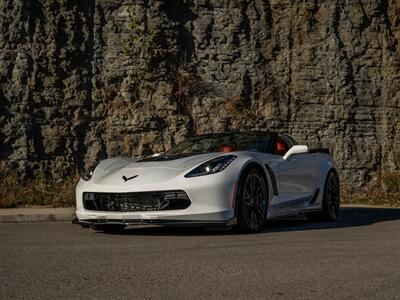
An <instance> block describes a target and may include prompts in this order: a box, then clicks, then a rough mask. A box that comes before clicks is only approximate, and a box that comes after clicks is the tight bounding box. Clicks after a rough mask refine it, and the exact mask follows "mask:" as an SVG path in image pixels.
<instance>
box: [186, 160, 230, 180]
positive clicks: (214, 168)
mask: <svg viewBox="0 0 400 300" xmlns="http://www.w3.org/2000/svg"><path fill="white" fill-rule="evenodd" d="M236 158H237V156H236V155H224V156H219V157H217V158H214V159H212V160H209V161H208V162H205V163H204V164H202V165H200V166H198V167H197V168H195V169H193V170H192V171H190V172H189V173H187V174H186V175H185V177H186V178H188V177H197V176H204V175H210V174H215V173H218V172H221V171H223V170H225V168H226V167H227V166H229V164H230V163H231V162H233V161H234V160H235V159H236Z"/></svg>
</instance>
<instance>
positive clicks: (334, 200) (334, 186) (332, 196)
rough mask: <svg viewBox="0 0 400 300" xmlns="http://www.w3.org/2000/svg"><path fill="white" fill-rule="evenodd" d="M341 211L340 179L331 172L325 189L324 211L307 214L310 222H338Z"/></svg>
mask: <svg viewBox="0 0 400 300" xmlns="http://www.w3.org/2000/svg"><path fill="white" fill-rule="evenodd" d="M339 209H340V183H339V178H338V176H337V175H336V174H335V173H334V172H332V171H331V172H329V174H328V176H327V178H326V183H325V189H324V195H323V200H322V210H321V211H318V212H311V213H307V214H306V217H307V219H308V220H309V221H312V222H316V221H336V220H337V218H338V216H339Z"/></svg>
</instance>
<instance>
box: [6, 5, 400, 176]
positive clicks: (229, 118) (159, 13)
mask: <svg viewBox="0 0 400 300" xmlns="http://www.w3.org/2000/svg"><path fill="white" fill-rule="evenodd" d="M399 40H400V3H399V2H398V1H397V0H362V1H353V0H347V1H343V0H337V1H330V0H327V1H292V0H290V1H288V0H254V1H228V0H226V1H215V0H198V1H189V0H181V1H176V0H168V1H151V0H143V1H122V0H113V1H111V0H101V1H100V0H99V1H96V0H85V1H78V0H76V1H72V0H26V1H23V0H0V110H1V114H0V161H1V164H3V167H4V166H5V167H7V168H11V169H13V170H17V171H18V172H20V173H21V174H23V175H35V174H38V173H39V172H43V171H44V172H47V173H48V174H52V175H53V176H63V175H66V174H69V173H71V172H74V171H75V170H81V169H83V168H84V167H85V165H86V166H87V165H88V164H90V163H91V162H93V161H95V160H97V159H100V158H104V157H107V156H115V155H130V154H131V153H132V152H133V153H134V154H135V155H140V154H143V153H144V154H146V153H152V152H158V151H162V150H164V149H166V148H169V147H170V146H171V145H173V144H175V143H176V142H179V141H180V140H182V139H183V138H184V137H186V136H190V135H193V134H195V133H198V134H201V133H208V132H219V131H227V130H248V129H251V130H253V129H254V130H277V131H284V132H289V133H291V134H292V135H293V136H294V137H295V138H296V139H297V140H299V141H300V142H302V143H307V144H309V145H310V146H312V147H328V148H330V149H331V151H332V153H333V155H334V157H335V159H336V160H337V162H338V165H339V167H340V169H341V172H342V176H343V178H344V179H345V180H348V181H349V182H351V183H354V184H363V183H365V182H367V181H369V180H370V179H371V178H373V177H374V176H375V175H376V174H377V172H378V171H379V170H380V169H381V168H396V167H399V166H396V164H395V157H396V155H398V153H399V151H400V122H399V117H400V50H399V49H400V48H399V47H400V43H399Z"/></svg>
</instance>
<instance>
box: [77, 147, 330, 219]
mask: <svg viewBox="0 0 400 300" xmlns="http://www.w3.org/2000/svg"><path fill="white" fill-rule="evenodd" d="M293 148H294V147H293ZM293 148H292V149H293ZM302 149H303V150H304V148H302ZM289 151H290V150H289ZM226 154H229V155H231V154H232V155H236V156H237V159H235V160H234V161H233V162H232V163H231V164H230V165H229V166H228V167H227V168H226V169H225V170H223V171H221V172H219V173H216V174H211V175H205V176H199V177H192V178H186V177H185V174H187V173H188V172H189V171H191V170H192V169H194V168H195V167H197V166H199V165H200V164H202V163H204V162H206V161H208V160H210V159H212V158H215V157H217V156H223V155H226ZM249 163H256V164H258V165H260V166H261V167H262V168H263V169H264V171H265V174H266V177H267V180H268V187H269V199H270V205H269V212H268V218H272V217H277V216H280V215H287V214H296V213H299V212H302V211H304V210H307V209H308V208H311V209H315V208H320V207H321V203H322V202H321V200H322V191H323V189H324V183H325V178H326V175H327V173H328V171H329V170H330V169H331V168H336V167H335V164H334V162H333V160H332V158H331V157H330V156H329V155H326V154H321V153H309V154H305V153H304V152H303V153H298V151H296V155H294V154H293V153H292V155H290V156H289V157H287V159H286V160H285V159H283V157H281V156H279V155H273V154H266V153H261V152H253V151H238V152H230V153H208V154H202V155H195V156H190V157H185V158H180V159H175V160H170V161H157V162H136V161H135V160H134V159H129V158H113V159H108V160H105V161H102V162H101V163H100V164H99V166H98V167H97V168H96V170H95V172H94V175H93V178H92V179H91V180H90V181H84V180H82V179H81V180H80V181H79V183H78V185H77V188H76V195H77V211H76V214H77V216H78V218H79V219H96V218H112V219H163V220H164V219H165V220H167V219H175V220H193V221H228V220H229V219H231V218H233V217H234V209H233V208H232V207H233V198H234V188H235V184H236V182H237V181H238V179H239V177H240V175H241V174H242V172H243V171H244V169H245V167H246V166H247V165H248V164H249ZM266 164H267V165H268V166H269V167H270V168H271V170H272V171H273V174H274V175H275V180H276V184H277V186H278V192H279V194H278V195H273V189H272V184H273V180H274V179H273V178H271V176H270V174H269V173H268V171H267V169H266V167H265V165H266ZM133 175H138V177H136V178H133V179H131V180H129V181H127V182H125V181H124V180H123V179H122V176H126V177H131V176H133ZM318 188H319V189H320V190H321V193H320V196H319V197H318V199H317V201H316V203H315V204H314V205H313V206H312V207H308V206H307V203H304V201H301V200H299V199H307V197H308V198H311V197H312V196H313V195H314V193H315V191H316V190H317V189H318ZM162 190H184V191H185V192H186V193H187V194H188V196H189V198H190V200H191V202H192V205H191V206H190V207H189V208H187V209H185V210H169V211H149V212H130V213H121V212H96V211H86V210H84V208H83V205H82V193H83V192H85V191H92V192H145V191H162ZM205 216H206V217H207V220H204V217H205ZM199 218H203V219H199Z"/></svg>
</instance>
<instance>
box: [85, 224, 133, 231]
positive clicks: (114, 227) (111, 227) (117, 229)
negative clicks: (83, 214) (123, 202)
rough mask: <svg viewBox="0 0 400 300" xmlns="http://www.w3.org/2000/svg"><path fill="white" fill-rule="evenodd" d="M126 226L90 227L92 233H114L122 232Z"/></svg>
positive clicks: (105, 225)
mask: <svg viewBox="0 0 400 300" xmlns="http://www.w3.org/2000/svg"><path fill="white" fill-rule="evenodd" d="M125 227H126V225H119V224H102V225H92V226H90V228H92V229H93V230H94V231H102V232H106V233H115V232H120V231H122V230H124V229H125Z"/></svg>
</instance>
